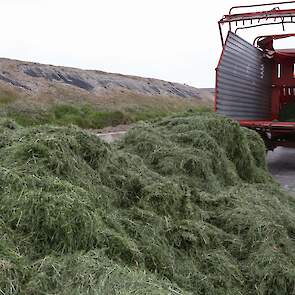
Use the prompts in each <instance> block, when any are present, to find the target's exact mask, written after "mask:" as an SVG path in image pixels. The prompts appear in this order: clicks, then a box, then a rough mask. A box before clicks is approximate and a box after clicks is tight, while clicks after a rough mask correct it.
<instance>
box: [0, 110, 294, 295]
mask: <svg viewBox="0 0 295 295" xmlns="http://www.w3.org/2000/svg"><path fill="white" fill-rule="evenodd" d="M0 126H1V127H0V131H1V133H0V237H1V238H0V294H40V295H41V294H56V295H57V294H102V295H104V294H105V295H107V294H108V295H109V294H157V295H161V294H167V295H168V294H172V295H174V294H175V295H179V294H183V295H186V294H191V295H192V294H205V295H206V294H208V295H209V294H210V295H212V294H217V295H219V294H220V295H221V294H227V295H230V294H235V295H236V294H259V295H264V294H265V295H266V294H267V295H270V294H276V295H277V294H294V292H295V291H294V290H295V240H294V238H295V201H294V200H293V199H292V198H290V197H289V196H287V195H285V194H284V193H282V192H281V191H280V189H279V187H278V186H277V185H276V184H275V183H273V181H272V179H271V177H270V176H269V174H268V173H267V171H266V164H265V154H264V145H263V142H262V141H261V140H260V138H259V137H258V135H256V134H255V133H254V132H251V131H249V130H244V129H242V128H240V127H239V126H238V124H237V123H235V122H233V121H231V120H229V119H225V118H220V117H217V116H215V115H214V114H206V113H204V114H199V115H186V116H182V117H177V116H176V117H171V118H167V119H162V120H161V121H157V122H156V123H153V124H152V123H150V124H141V125H138V126H137V127H135V128H133V129H132V130H130V131H129V132H128V134H127V135H126V136H125V137H124V138H123V139H122V140H121V141H120V142H118V143H117V144H116V145H114V146H111V145H108V144H107V143H104V142H102V141H101V140H100V139H99V138H97V137H96V136H94V135H90V134H88V133H86V132H84V131H82V130H80V129H78V128H74V127H72V128H58V127H50V126H43V127H35V128H20V127H18V126H16V125H15V124H14V123H13V122H10V121H9V120H2V121H1V124H0Z"/></svg>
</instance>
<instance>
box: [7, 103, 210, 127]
mask: <svg viewBox="0 0 295 295" xmlns="http://www.w3.org/2000/svg"><path fill="white" fill-rule="evenodd" d="M187 110H190V111H192V112H195V111H198V112H200V111H210V110H211V108H210V107H208V106H195V107H180V108H179V109H178V108H174V107H169V106H168V107H166V108H162V109H160V108H155V107H149V106H146V107H133V108H126V109H123V110H116V109H110V110H108V109H104V110H96V109H95V108H94V107H92V106H90V105H69V104H61V105H55V106H53V107H51V108H50V109H48V110H43V111H34V112H24V111H21V112H17V111H9V112H8V116H9V117H10V118H12V119H13V120H15V121H16V122H17V123H18V124H20V125H22V126H25V127H28V126H35V125H42V124H51V125H58V126H69V125H77V126H79V127H81V128H93V129H99V128H104V127H107V126H117V125H120V124H130V123H134V122H138V121H149V120H153V119H157V118H162V117H165V116H168V115H171V114H173V113H177V112H183V111H187Z"/></svg>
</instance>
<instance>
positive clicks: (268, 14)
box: [214, 1, 295, 148]
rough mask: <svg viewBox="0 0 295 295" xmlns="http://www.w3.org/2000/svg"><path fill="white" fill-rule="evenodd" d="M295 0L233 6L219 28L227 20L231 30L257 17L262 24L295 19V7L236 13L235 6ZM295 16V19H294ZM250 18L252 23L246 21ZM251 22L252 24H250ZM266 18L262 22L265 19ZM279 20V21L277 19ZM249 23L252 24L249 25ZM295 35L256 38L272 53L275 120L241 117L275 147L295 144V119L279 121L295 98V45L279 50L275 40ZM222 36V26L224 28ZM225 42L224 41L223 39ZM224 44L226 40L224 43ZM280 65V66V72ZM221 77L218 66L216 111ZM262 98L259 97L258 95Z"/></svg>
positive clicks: (243, 121) (259, 44) (262, 47)
mask: <svg viewBox="0 0 295 295" xmlns="http://www.w3.org/2000/svg"><path fill="white" fill-rule="evenodd" d="M290 2H291V3H294V5H295V1H289V2H285V3H271V4H261V5H249V6H236V7H233V8H232V9H231V10H230V14H228V15H225V16H224V17H223V18H222V19H221V20H220V21H219V22H218V24H219V28H220V29H221V26H222V25H223V24H226V23H228V24H229V30H231V28H232V26H231V23H234V24H235V25H236V24H237V22H238V24H239V25H241V23H242V25H241V27H242V28H243V27H245V28H249V27H251V26H252V25H253V26H255V24H254V21H257V22H259V25H263V20H264V21H265V22H266V23H267V22H270V23H271V24H272V23H273V22H274V21H275V20H278V19H279V20H281V22H282V23H284V22H285V23H289V22H291V23H295V9H283V10H280V9H272V10H269V11H266V10H263V11H258V12H257V11H256V12H246V13H238V14H232V11H233V10H234V9H241V8H243V9H244V8H252V7H258V6H269V5H272V4H277V5H279V4H289V3H290ZM293 18H294V19H293ZM246 22H248V24H246ZM249 22H250V26H249ZM261 22H262V23H261ZM277 23H278V22H277ZM247 25H248V27H247ZM291 37H295V33H293V34H274V35H271V36H260V37H257V38H256V39H255V42H254V44H255V46H256V47H258V48H259V49H260V50H263V51H264V52H265V54H266V55H267V56H271V57H272V58H271V59H270V61H271V63H272V94H271V120H270V121H248V120H241V121H239V123H240V125H241V126H243V127H247V128H251V129H254V130H256V131H257V132H259V133H260V134H261V135H262V137H263V138H264V139H265V140H266V141H267V143H268V144H271V146H272V147H273V148H275V147H277V146H288V147H294V148H295V122H279V121H278V119H279V113H280V110H281V109H282V107H283V106H284V105H285V104H288V103H289V102H295V48H294V49H285V50H275V49H274V47H273V42H274V40H278V39H283V38H291ZM221 38H222V40H223V36H222V30H221ZM222 43H223V42H222ZM223 45H224V44H223ZM294 47H295V46H294ZM223 53H224V49H223V51H222V53H221V57H220V60H219V62H218V67H219V65H220V61H221V58H222V56H223ZM278 69H280V71H279V73H278ZM217 80H218V70H217V69H216V88H215V106H214V108H215V111H216V104H217V93H218V89H217ZM257 99H259V97H258V98H257Z"/></svg>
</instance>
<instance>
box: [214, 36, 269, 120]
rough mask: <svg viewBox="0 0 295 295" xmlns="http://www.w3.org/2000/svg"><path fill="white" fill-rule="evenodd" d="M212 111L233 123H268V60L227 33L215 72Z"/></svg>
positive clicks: (258, 51) (245, 42)
mask: <svg viewBox="0 0 295 295" xmlns="http://www.w3.org/2000/svg"><path fill="white" fill-rule="evenodd" d="M216 71H217V72H216V97H215V99H216V101H215V109H216V112H217V113H219V114H221V115H225V116H228V117H231V118H233V119H236V120H270V119H271V90H272V80H271V79H272V73H271V64H270V61H269V60H267V59H266V58H264V57H263V53H262V52H261V51H260V50H258V49H257V48H256V47H254V46H253V45H251V44H250V43H248V42H247V41H245V40H244V39H242V38H241V37H239V36H237V35H236V34H234V33H232V32H229V34H228V37H227V40H226V43H225V46H224V49H223V52H222V56H221V58H220V61H219V64H218V67H217V69H216Z"/></svg>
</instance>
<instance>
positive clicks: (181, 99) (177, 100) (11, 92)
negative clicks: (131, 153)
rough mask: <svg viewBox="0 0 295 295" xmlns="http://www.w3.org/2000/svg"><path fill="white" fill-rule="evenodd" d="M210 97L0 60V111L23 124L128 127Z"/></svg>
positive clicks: (153, 83)
mask: <svg viewBox="0 0 295 295" xmlns="http://www.w3.org/2000/svg"><path fill="white" fill-rule="evenodd" d="M212 99H213V96H212V94H211V93H210V91H206V90H203V89H197V88H194V87H191V86H188V85H183V84H179V83H172V82H167V81H162V80H157V79H151V78H141V77H135V76H126V75H121V74H113V73H106V72H101V71H94V70H81V69H76V68H67V67H57V66H52V65H43V64H37V63H30V62H22V61H16V60H9V59H0V105H1V106H2V108H1V111H2V113H5V115H8V116H10V117H13V118H14V119H15V120H16V121H18V122H19V123H21V124H23V125H31V124H35V123H36V124H38V123H43V122H44V123H47V122H51V121H55V122H56V123H60V124H64V123H74V124H77V125H80V126H81V127H101V126H99V125H106V124H104V123H103V122H100V121H99V120H98V121H97V122H96V121H95V118H96V119H97V117H99V118H101V116H104V117H105V116H108V118H112V117H113V116H114V117H115V118H116V120H115V122H108V123H110V124H111V125H115V124H117V123H126V122H127V123H128V122H129V121H131V122H132V121H137V120H139V119H146V118H152V117H157V116H161V115H162V114H166V113H170V112H175V111H183V110H186V109H194V108H198V107H200V106H208V105H210V104H211V102H212ZM90 117H91V118H90ZM94 117H95V118H94ZM83 118H84V119H83ZM85 118H90V119H89V120H90V121H89V122H84V121H85ZM81 120H82V121H81ZM124 121H126V122H124ZM83 125H85V126H83ZM88 125H89V126H88Z"/></svg>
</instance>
